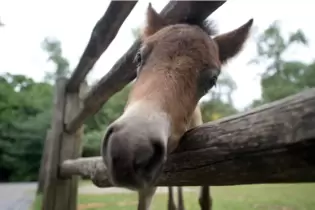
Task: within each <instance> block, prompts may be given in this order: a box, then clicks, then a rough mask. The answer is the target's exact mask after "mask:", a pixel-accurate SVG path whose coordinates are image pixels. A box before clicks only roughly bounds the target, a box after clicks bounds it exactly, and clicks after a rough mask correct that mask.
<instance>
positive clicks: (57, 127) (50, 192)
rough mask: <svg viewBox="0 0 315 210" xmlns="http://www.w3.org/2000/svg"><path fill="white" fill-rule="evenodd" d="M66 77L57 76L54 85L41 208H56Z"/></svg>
mask: <svg viewBox="0 0 315 210" xmlns="http://www.w3.org/2000/svg"><path fill="white" fill-rule="evenodd" d="M66 82H67V79H66V78H58V79H57V80H56V85H55V94H54V106H53V107H54V110H53V114H52V124H51V129H50V132H49V133H48V134H49V136H48V138H47V140H48V141H51V142H49V143H48V142H47V147H46V151H45V152H47V154H46V155H47V156H46V158H47V159H46V160H45V161H47V165H45V167H46V169H45V181H44V193H43V194H44V195H43V201H42V208H41V209H43V210H56V209H55V204H56V202H57V193H58V192H57V191H58V190H57V184H58V182H59V180H58V172H59V161H60V158H59V150H60V146H61V141H62V133H63V131H64V129H63V128H64V114H65V103H66V97H65V90H66Z"/></svg>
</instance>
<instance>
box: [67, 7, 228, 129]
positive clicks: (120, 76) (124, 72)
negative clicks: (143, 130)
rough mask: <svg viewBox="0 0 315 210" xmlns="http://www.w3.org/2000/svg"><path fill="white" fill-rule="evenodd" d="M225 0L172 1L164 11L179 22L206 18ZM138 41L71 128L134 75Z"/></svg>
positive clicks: (95, 90) (93, 92) (93, 91)
mask: <svg viewBox="0 0 315 210" xmlns="http://www.w3.org/2000/svg"><path fill="white" fill-rule="evenodd" d="M223 3H225V1H170V2H169V3H168V4H167V5H166V6H165V8H164V9H163V10H162V12H161V15H162V16H163V17H165V18H167V20H168V21H170V23H177V22H180V21H183V20H184V19H185V18H191V17H194V18H196V19H200V21H203V20H204V19H206V18H207V17H208V16H209V15H210V14H211V13H213V12H214V11H215V10H216V9H217V8H219V7H220V6H221V5H222V4H223ZM139 45H140V40H139V39H137V40H136V41H135V42H134V44H133V45H132V46H131V47H130V48H129V50H128V51H127V52H126V53H125V54H124V55H123V56H122V57H121V58H120V59H119V60H118V61H117V62H116V63H115V65H114V66H113V67H112V69H111V70H110V71H109V72H108V73H107V74H106V75H105V76H104V77H103V78H102V79H101V80H100V81H99V82H98V83H97V84H96V85H95V86H94V87H92V89H91V91H90V92H89V93H88V94H87V96H86V98H85V101H84V107H83V108H82V110H81V111H80V113H79V114H78V115H77V116H75V118H73V120H72V121H71V122H70V123H69V124H67V125H66V129H67V131H68V132H74V131H75V130H76V129H77V128H78V127H79V126H80V125H81V124H82V123H83V121H84V120H85V119H86V118H87V117H89V116H91V115H93V114H95V113H96V112H97V111H98V110H99V109H100V108H101V107H102V106H103V104H104V103H105V102H106V101H107V100H108V99H109V98H110V97H111V96H112V95H114V94H115V93H116V92H118V91H120V90H122V89H123V88H124V87H125V85H127V84H128V83H129V82H130V81H132V80H133V79H134V78H135V76H136V71H135V70H136V65H135V64H134V63H133V60H134V55H135V53H136V51H137V50H138V48H139Z"/></svg>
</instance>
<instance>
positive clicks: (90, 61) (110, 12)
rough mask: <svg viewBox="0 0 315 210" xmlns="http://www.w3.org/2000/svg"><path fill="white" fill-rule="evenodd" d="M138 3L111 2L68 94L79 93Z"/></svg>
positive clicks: (71, 81) (76, 71) (92, 34)
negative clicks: (86, 78)
mask: <svg viewBox="0 0 315 210" xmlns="http://www.w3.org/2000/svg"><path fill="white" fill-rule="evenodd" d="M137 2H138V1H111V2H110V4H109V6H108V8H107V10H106V12H105V14H104V15H103V16H102V17H101V18H100V19H99V21H97V23H96V25H95V26H94V28H93V31H92V33H91V37H90V40H89V42H88V44H87V46H86V48H85V50H84V52H83V54H82V56H81V59H80V60H79V63H78V65H77V67H76V68H75V70H74V72H73V74H72V75H71V78H70V79H69V82H68V84H67V91H68V92H77V91H78V89H79V86H80V83H82V82H83V80H84V79H85V77H86V75H87V74H88V73H89V71H90V70H91V69H92V68H93V66H94V64H95V63H96V61H97V60H98V59H99V58H100V57H101V55H102V54H103V53H104V52H105V50H106V49H107V48H108V46H109V45H110V43H111V42H112V41H113V40H114V38H115V37H116V35H117V33H118V31H119V29H120V27H121V25H122V24H123V23H124V21H125V19H126V18H127V17H128V15H129V14H130V12H131V11H132V9H133V8H134V7H135V5H136V4H137Z"/></svg>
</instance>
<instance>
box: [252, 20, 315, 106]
mask: <svg viewBox="0 0 315 210" xmlns="http://www.w3.org/2000/svg"><path fill="white" fill-rule="evenodd" d="M293 45H299V46H307V45H308V39H307V38H306V36H305V34H304V33H303V32H302V31H301V30H299V29H298V30H296V31H295V32H293V33H290V34H289V36H288V38H285V37H284V35H282V32H281V29H280V25H279V22H278V21H275V22H274V23H273V24H271V25H270V26H269V27H268V28H267V29H266V30H265V31H264V32H263V33H262V34H260V35H259V36H258V39H257V41H256V47H257V55H256V56H255V58H254V59H252V60H251V63H256V64H262V63H264V64H267V68H266V71H265V72H264V73H263V74H262V75H261V88H262V96H261V99H260V100H255V101H254V102H253V104H252V107H255V106H258V105H261V104H264V103H269V102H272V101H275V100H278V99H281V98H284V97H286V96H289V95H292V94H295V93H298V92H300V91H302V90H304V89H306V88H311V87H314V86H315V82H314V79H312V78H314V77H315V68H314V67H315V63H314V62H312V63H310V64H308V63H303V62H301V61H295V60H289V61H288V60H285V58H284V57H285V53H286V52H287V51H288V49H289V48H290V47H292V46H293Z"/></svg>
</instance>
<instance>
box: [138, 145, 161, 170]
mask: <svg viewBox="0 0 315 210" xmlns="http://www.w3.org/2000/svg"><path fill="white" fill-rule="evenodd" d="M151 146H152V147H151V148H150V149H147V150H145V151H142V152H141V153H140V152H139V153H138V156H136V158H135V161H134V169H135V171H136V172H137V171H138V172H139V171H141V173H147V172H149V173H150V172H152V171H153V170H154V169H155V168H156V166H158V165H160V164H161V162H162V161H163V158H164V151H165V149H164V146H163V145H162V144H161V143H159V142H153V143H152V144H151Z"/></svg>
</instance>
